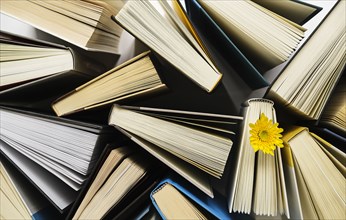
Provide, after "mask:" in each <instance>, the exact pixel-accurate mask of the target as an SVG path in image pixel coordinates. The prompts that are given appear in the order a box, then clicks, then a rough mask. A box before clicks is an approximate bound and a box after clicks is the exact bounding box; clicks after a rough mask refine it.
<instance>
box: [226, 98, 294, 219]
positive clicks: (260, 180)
mask: <svg viewBox="0 0 346 220" xmlns="http://www.w3.org/2000/svg"><path fill="white" fill-rule="evenodd" d="M273 104H274V103H273V102H272V101H270V100H267V99H250V100H248V101H247V107H246V108H245V110H244V121H243V128H242V134H241V140H240V146H239V152H238V155H237V157H236V160H237V162H236V164H237V165H236V170H235V172H234V179H233V182H232V183H231V185H230V195H229V211H230V212H240V213H247V214H250V213H251V211H253V212H254V213H255V214H257V215H267V216H278V215H281V214H283V213H284V212H285V214H286V215H287V216H288V217H289V211H288V205H287V196H286V186H285V183H284V179H283V168H282V160H281V152H280V149H276V150H275V152H274V155H273V156H272V155H270V154H264V153H263V152H262V151H258V152H257V153H256V152H255V151H254V149H253V147H252V146H251V144H250V126H249V124H250V123H252V124H254V123H255V122H256V121H257V120H258V119H259V118H260V116H261V114H262V113H263V114H264V115H265V116H266V117H267V118H268V120H272V123H276V114H275V110H274V108H273Z"/></svg>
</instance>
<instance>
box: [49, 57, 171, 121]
mask: <svg viewBox="0 0 346 220" xmlns="http://www.w3.org/2000/svg"><path fill="white" fill-rule="evenodd" d="M153 59H155V58H154V57H152V55H151V53H150V51H148V52H144V53H141V54H140V55H138V56H136V57H134V58H132V59H130V60H128V61H126V62H124V63H123V64H121V65H119V66H117V67H115V68H113V69H111V70H109V71H107V72H106V73H104V74H102V75H100V76H98V77H96V78H94V79H92V80H91V81H89V82H87V83H85V84H83V85H81V86H79V87H77V88H75V89H74V90H73V91H71V92H69V93H67V94H64V95H63V96H62V97H60V98H58V99H57V100H56V101H54V103H53V104H52V108H53V109H54V111H55V112H56V114H57V115H58V116H62V115H66V114H71V113H74V112H77V111H82V110H87V109H91V108H95V107H99V106H103V105H106V104H110V103H113V102H115V101H119V100H123V99H127V98H131V97H136V96H139V95H144V94H148V93H154V92H157V91H159V90H161V89H164V88H166V86H165V84H164V83H162V81H161V79H160V76H159V75H158V70H157V67H158V64H157V63H156V67H155V64H154V62H156V61H153ZM84 97H88V98H87V99H85V98H84Z"/></svg>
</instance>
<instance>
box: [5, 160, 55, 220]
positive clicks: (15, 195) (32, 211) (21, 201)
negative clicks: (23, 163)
mask: <svg viewBox="0 0 346 220" xmlns="http://www.w3.org/2000/svg"><path fill="white" fill-rule="evenodd" d="M0 179H1V180H0V182H1V185H0V193H1V196H0V199H1V208H0V209H1V218H3V219H31V218H32V219H40V218H54V217H57V216H58V211H57V210H55V209H54V207H53V206H52V205H50V204H49V203H47V199H46V198H44V196H43V195H42V194H41V193H40V192H39V191H38V190H37V189H36V188H35V187H34V186H33V185H32V184H31V183H30V181H29V180H28V179H26V178H25V177H24V176H23V175H22V174H21V173H20V172H19V171H18V170H16V168H15V167H14V166H13V165H12V164H10V162H8V161H7V160H6V159H5V158H3V157H1V161H0Z"/></svg>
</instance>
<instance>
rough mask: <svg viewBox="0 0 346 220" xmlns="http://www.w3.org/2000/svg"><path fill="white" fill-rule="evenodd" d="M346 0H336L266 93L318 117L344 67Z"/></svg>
mask: <svg viewBox="0 0 346 220" xmlns="http://www.w3.org/2000/svg"><path fill="white" fill-rule="evenodd" d="M344 8H345V1H338V2H337V3H336V5H335V6H334V8H333V9H332V10H331V11H330V12H329V14H328V15H327V16H326V17H325V19H324V20H323V21H322V22H320V23H319V26H318V28H317V29H316V30H315V32H314V33H312V34H311V35H310V37H309V39H307V41H305V43H304V45H302V47H301V48H300V49H299V51H298V52H297V53H296V54H295V56H294V57H293V58H292V59H291V60H290V62H289V63H288V64H287V65H286V66H285V68H284V69H283V70H282V71H281V73H280V74H279V76H278V77H277V78H276V79H275V80H274V82H273V84H272V85H271V87H270V88H269V90H268V92H267V95H266V97H268V98H271V99H274V100H275V101H277V102H281V103H282V104H283V105H285V106H287V107H288V108H290V109H291V111H292V112H294V113H296V115H299V116H301V117H303V118H305V119H309V120H317V119H319V118H320V116H321V113H322V111H323V109H324V107H325V105H326V103H327V101H328V99H329V97H330V95H331V93H332V91H333V89H334V88H335V85H336V84H337V82H338V79H339V78H340V76H341V74H342V72H343V69H344V67H345V62H346V56H345V54H346V53H345V50H346V49H345V47H344V45H343V42H344V41H345V26H346V24H345V19H340V18H345V16H346V13H345V10H344Z"/></svg>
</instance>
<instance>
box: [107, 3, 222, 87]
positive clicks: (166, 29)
mask: <svg viewBox="0 0 346 220" xmlns="http://www.w3.org/2000/svg"><path fill="white" fill-rule="evenodd" d="M112 18H113V19H114V20H115V21H116V22H117V23H119V24H120V25H121V26H122V27H123V28H124V29H125V30H127V31H128V32H129V33H131V34H132V35H134V36H135V37H136V38H137V39H139V40H140V41H142V42H143V43H144V44H146V45H147V46H148V47H149V48H151V49H152V50H153V51H155V52H156V53H157V54H159V55H160V56H161V57H162V58H164V59H165V60H166V61H168V62H169V63H170V64H171V65H172V66H174V67H175V68H176V69H177V70H179V71H180V72H181V73H183V74H185V76H187V77H188V78H190V79H192V80H193V81H194V82H195V83H196V84H197V85H199V86H200V87H201V88H203V89H205V90H206V91H208V92H211V91H212V90H213V89H214V88H215V87H216V85H217V84H218V83H219V81H220V80H221V77H222V75H221V73H219V71H218V70H217V68H216V67H215V65H214V64H213V62H212V60H211V58H209V56H208V55H207V54H208V52H206V51H205V49H203V48H204V46H202V45H201V44H200V43H201V42H200V40H199V38H198V37H197V36H196V33H195V32H193V29H191V28H189V27H186V26H185V25H184V22H188V20H187V19H186V16H184V11H183V9H182V8H181V5H180V4H179V2H178V1H171V2H170V1H159V2H155V1H128V2H127V3H126V4H125V5H124V7H123V8H122V9H121V10H120V12H119V13H118V14H117V15H115V16H113V17H112ZM182 51H184V53H182Z"/></svg>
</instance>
